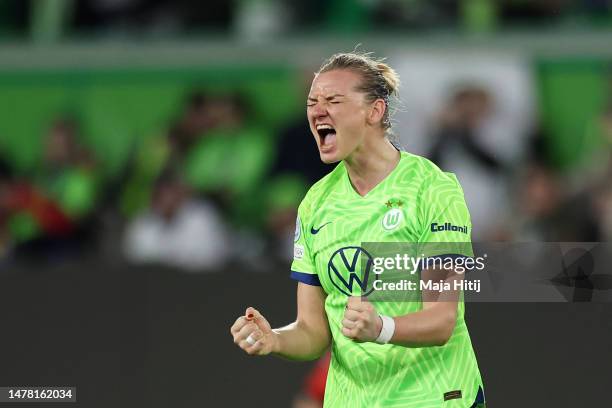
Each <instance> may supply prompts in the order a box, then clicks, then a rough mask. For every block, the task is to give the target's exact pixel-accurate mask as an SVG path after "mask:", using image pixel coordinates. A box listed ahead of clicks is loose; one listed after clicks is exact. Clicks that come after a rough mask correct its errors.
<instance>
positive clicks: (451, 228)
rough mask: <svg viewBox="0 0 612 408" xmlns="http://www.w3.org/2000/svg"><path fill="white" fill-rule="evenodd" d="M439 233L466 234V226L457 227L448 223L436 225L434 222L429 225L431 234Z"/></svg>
mask: <svg viewBox="0 0 612 408" xmlns="http://www.w3.org/2000/svg"><path fill="white" fill-rule="evenodd" d="M440 231H457V232H463V233H464V234H467V233H468V227H467V225H463V226H461V227H459V226H457V225H453V224H451V223H450V222H445V223H444V224H438V223H437V222H434V223H433V224H431V232H440Z"/></svg>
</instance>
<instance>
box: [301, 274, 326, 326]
mask: <svg viewBox="0 0 612 408" xmlns="http://www.w3.org/2000/svg"><path fill="white" fill-rule="evenodd" d="M325 297H326V294H325V292H324V291H323V288H322V287H321V286H314V285H308V284H306V283H302V282H298V286H297V309H298V310H297V321H298V323H299V324H304V325H306V326H308V327H310V328H313V329H314V330H317V331H319V330H320V331H324V332H326V333H327V332H329V325H328V323H327V315H326V314H325Z"/></svg>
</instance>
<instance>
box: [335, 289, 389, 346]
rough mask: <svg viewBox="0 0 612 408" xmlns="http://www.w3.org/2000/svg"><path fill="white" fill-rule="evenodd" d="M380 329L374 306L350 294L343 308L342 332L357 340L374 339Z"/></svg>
mask: <svg viewBox="0 0 612 408" xmlns="http://www.w3.org/2000/svg"><path fill="white" fill-rule="evenodd" d="M381 330H382V320H381V318H380V316H379V315H378V313H377V312H376V309H375V308H374V306H373V305H372V304H371V303H370V302H368V301H367V300H365V299H363V300H362V298H361V297H359V296H351V297H350V298H349V300H348V302H347V304H346V309H345V310H344V319H342V334H344V335H345V336H346V337H348V338H350V339H353V340H357V341H374V340H376V338H377V337H378V335H379V334H380V331H381Z"/></svg>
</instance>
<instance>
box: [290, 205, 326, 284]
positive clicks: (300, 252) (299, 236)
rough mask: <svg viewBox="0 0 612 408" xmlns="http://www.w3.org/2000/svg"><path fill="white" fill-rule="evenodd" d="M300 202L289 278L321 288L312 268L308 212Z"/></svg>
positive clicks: (313, 267) (306, 207)
mask: <svg viewBox="0 0 612 408" xmlns="http://www.w3.org/2000/svg"><path fill="white" fill-rule="evenodd" d="M305 201H306V199H304V201H302V204H300V207H299V208H298V216H297V219H296V220H295V235H294V238H293V263H292V264H291V278H293V279H295V280H297V281H299V282H303V283H306V284H308V285H314V286H321V282H320V281H319V275H317V270H316V268H315V266H314V261H313V259H312V253H311V251H310V245H309V244H310V242H309V239H308V238H309V235H310V234H308V229H307V227H306V226H307V225H309V224H308V222H309V221H308V220H309V219H310V212H309V211H308V206H307V204H306V203H305Z"/></svg>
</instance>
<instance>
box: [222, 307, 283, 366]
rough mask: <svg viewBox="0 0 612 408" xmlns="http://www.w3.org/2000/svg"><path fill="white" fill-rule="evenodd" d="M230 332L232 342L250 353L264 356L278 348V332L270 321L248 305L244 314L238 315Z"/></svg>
mask: <svg viewBox="0 0 612 408" xmlns="http://www.w3.org/2000/svg"><path fill="white" fill-rule="evenodd" d="M230 333H231V334H232V337H233V338H234V343H235V344H237V345H238V347H240V348H241V349H243V350H244V351H246V352H247V353H248V354H250V355H257V356H265V355H266V354H270V353H273V352H276V351H277V350H278V334H276V333H275V332H274V331H273V330H272V327H270V323H268V321H267V320H266V318H265V317H263V316H262V315H261V313H259V312H258V311H257V310H256V309H254V308H252V307H248V308H247V310H246V313H245V314H244V316H240V317H239V318H238V319H236V321H235V322H234V324H233V325H232V327H231V328H230Z"/></svg>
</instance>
